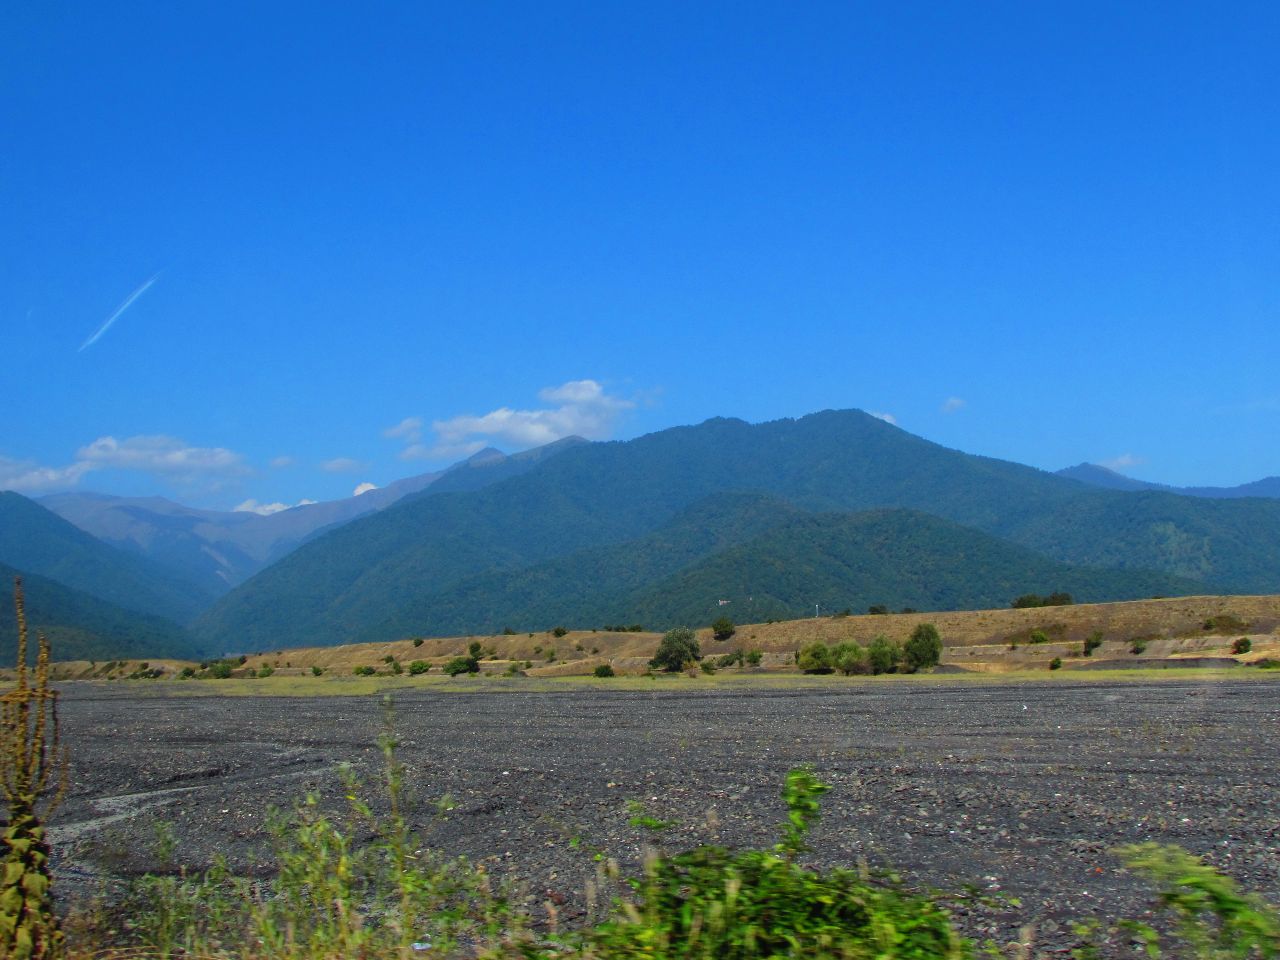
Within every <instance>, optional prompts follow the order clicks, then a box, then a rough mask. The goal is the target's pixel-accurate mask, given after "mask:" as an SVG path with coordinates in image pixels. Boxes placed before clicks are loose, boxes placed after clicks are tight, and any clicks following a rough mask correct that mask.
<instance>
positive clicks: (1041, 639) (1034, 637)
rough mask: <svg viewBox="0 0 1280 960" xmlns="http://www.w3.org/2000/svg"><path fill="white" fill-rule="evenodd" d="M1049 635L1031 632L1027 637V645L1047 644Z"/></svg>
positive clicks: (1041, 632) (1042, 632)
mask: <svg viewBox="0 0 1280 960" xmlns="http://www.w3.org/2000/svg"><path fill="white" fill-rule="evenodd" d="M1048 642H1049V635H1048V634H1047V633H1045V632H1044V631H1043V630H1032V631H1031V633H1030V634H1029V635H1028V637H1027V643H1048Z"/></svg>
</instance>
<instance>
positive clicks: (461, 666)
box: [444, 657, 480, 677]
mask: <svg viewBox="0 0 1280 960" xmlns="http://www.w3.org/2000/svg"><path fill="white" fill-rule="evenodd" d="M444 672H445V673H447V674H448V675H449V676H451V677H456V676H458V675H459V674H461V673H479V672H480V664H479V662H478V661H477V660H476V659H475V657H454V658H453V659H452V660H450V661H449V662H448V663H446V664H445V665H444Z"/></svg>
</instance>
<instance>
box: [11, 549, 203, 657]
mask: <svg viewBox="0 0 1280 960" xmlns="http://www.w3.org/2000/svg"><path fill="white" fill-rule="evenodd" d="M19 575H20V576H21V577H22V590H23V593H24V595H25V597H26V604H25V606H26V612H27V626H28V630H29V634H30V638H29V639H30V644H31V649H30V650H29V656H30V657H31V659H32V660H34V659H35V643H36V633H37V632H41V633H43V634H44V635H45V636H46V637H48V638H49V643H50V646H51V648H52V652H53V658H54V659H55V660H113V659H117V658H121V657H181V658H186V657H191V656H193V655H195V653H196V651H195V649H194V647H193V646H192V643H191V638H190V636H188V634H187V633H186V631H185V630H183V629H182V627H180V626H178V625H177V624H176V623H174V622H173V621H171V620H165V619H163V618H161V617H152V616H148V615H147V614H142V613H136V612H134V611H132V610H125V609H124V608H123V607H118V606H116V605H115V604H111V603H107V602H106V601H105V600H99V599H98V598H97V597H93V596H90V595H89V594H87V593H83V592H82V591H79V590H73V589H71V588H70V587H65V586H63V585H62V584H60V583H58V582H57V581H56V580H50V579H48V578H47V577H40V576H36V575H34V574H30V573H25V572H21V571H18V570H15V569H14V568H13V567H11V566H8V565H7V564H2V563H0V645H3V649H4V651H5V657H6V659H5V660H4V661H3V662H4V664H5V666H9V665H10V664H11V663H12V662H13V650H14V644H15V643H16V642H17V639H18V624H17V618H16V617H15V616H14V606H13V578H14V577H15V576H19Z"/></svg>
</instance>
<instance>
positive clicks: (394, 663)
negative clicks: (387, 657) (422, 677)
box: [391, 660, 404, 677]
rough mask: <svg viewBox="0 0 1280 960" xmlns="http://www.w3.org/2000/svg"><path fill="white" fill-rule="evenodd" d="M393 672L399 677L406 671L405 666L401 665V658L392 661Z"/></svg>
mask: <svg viewBox="0 0 1280 960" xmlns="http://www.w3.org/2000/svg"><path fill="white" fill-rule="evenodd" d="M391 672H392V673H393V674H394V675H395V676H397V677H398V676H400V674H402V673H404V667H402V666H400V661H399V660H392V661H391Z"/></svg>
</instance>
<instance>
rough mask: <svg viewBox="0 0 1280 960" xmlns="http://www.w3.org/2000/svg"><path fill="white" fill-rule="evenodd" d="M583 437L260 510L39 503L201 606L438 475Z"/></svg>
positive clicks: (99, 501) (518, 463)
mask: <svg viewBox="0 0 1280 960" xmlns="http://www.w3.org/2000/svg"><path fill="white" fill-rule="evenodd" d="M583 442H585V441H583V440H581V439H579V438H577V437H568V438H566V439H564V440H559V441H556V442H555V443H552V444H547V445H546V446H544V447H539V448H536V449H534V450H526V451H524V452H523V453H518V454H514V455H512V456H508V455H507V454H504V453H502V452H501V451H500V450H494V449H492V448H489V449H487V450H482V451H480V453H477V454H475V455H474V456H472V457H469V458H468V459H466V460H463V461H461V462H460V463H456V464H454V465H453V466H451V467H449V468H448V469H446V470H442V471H438V472H435V473H424V474H419V475H417V476H413V477H407V478H405V479H403V480H397V481H396V482H394V483H389V484H387V485H386V486H385V487H381V488H377V489H374V490H369V491H368V492H366V493H362V494H360V495H359V496H352V497H345V498H342V499H339V500H328V501H324V502H321V503H309V504H304V505H301V506H297V507H291V508H290V509H288V510H280V511H278V512H276V513H270V514H267V515H265V516H264V515H260V514H257V513H253V512H251V511H223V510H199V509H196V508H194V507H187V506H183V505H182V504H178V503H174V502H172V501H170V500H166V499H164V498H162V497H114V496H107V495H105V494H99V493H78V492H77V493H59V494H53V495H51V496H47V497H43V498H41V499H40V501H39V503H40V505H41V506H44V507H47V508H48V509H49V510H52V511H53V512H54V513H56V514H58V515H59V516H61V517H62V518H64V519H65V520H68V521H70V522H71V523H73V524H75V525H76V526H77V527H79V528H80V529H82V530H84V531H85V532H87V533H90V534H92V535H93V536H94V537H96V538H98V539H99V540H102V541H103V542H105V543H107V544H109V545H111V546H113V547H118V548H120V549H121V550H124V551H126V552H128V553H133V554H136V555H138V556H141V557H145V558H147V559H148V560H151V561H154V562H155V563H157V564H159V565H160V566H163V568H164V569H165V570H166V571H167V572H168V575H169V576H171V577H174V578H177V579H180V580H183V581H185V582H186V583H188V584H190V585H191V586H192V587H193V588H194V589H195V590H196V591H197V592H198V593H200V594H201V595H203V596H205V597H206V598H207V599H205V600H204V601H203V602H202V603H201V606H207V605H208V603H211V602H212V601H213V599H214V598H215V597H219V596H222V595H223V594H224V593H226V592H227V591H228V590H230V589H231V588H232V587H234V586H236V585H238V584H240V583H243V582H244V581H245V580H247V579H248V578H249V577H251V576H253V575H254V574H255V573H257V572H258V571H259V570H262V569H263V568H264V567H267V566H270V565H271V564H272V563H275V562H276V561H277V560H279V559H280V558H281V557H284V556H286V555H287V554H289V553H290V552H292V551H293V550H295V549H297V547H298V546H300V545H301V544H303V543H306V542H307V541H308V540H310V539H312V538H313V537H315V536H316V535H317V534H320V533H323V532H325V531H327V530H330V529H333V528H335V527H338V526H341V525H342V524H344V523H349V522H350V521H352V520H354V519H356V518H357V517H362V516H365V515H367V514H370V513H376V512H377V511H379V510H383V509H385V508H386V507H389V506H391V505H392V504H393V503H396V502H398V501H400V500H402V499H404V498H405V497H409V496H413V495H417V494H421V493H423V492H424V491H427V490H429V489H431V488H432V487H433V486H434V485H435V484H437V483H438V482H440V481H441V480H447V481H448V482H447V484H446V486H445V487H444V488H443V489H462V490H473V489H479V488H481V487H483V486H487V485H488V484H491V483H496V482H498V481H500V480H506V479H509V478H510V477H514V476H518V475H520V474H521V473H523V472H525V471H526V470H530V469H532V468H533V467H534V466H536V465H537V464H538V463H540V462H541V461H542V460H544V459H546V458H548V457H551V456H554V455H555V454H556V453H558V452H561V451H563V450H566V449H569V448H570V447H572V446H573V445H574V444H575V443H583Z"/></svg>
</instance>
